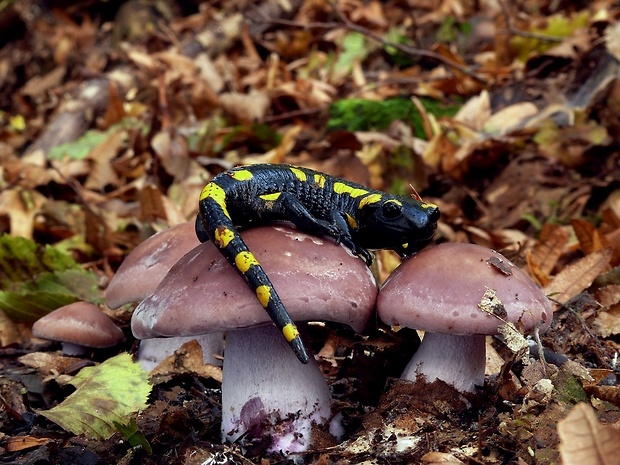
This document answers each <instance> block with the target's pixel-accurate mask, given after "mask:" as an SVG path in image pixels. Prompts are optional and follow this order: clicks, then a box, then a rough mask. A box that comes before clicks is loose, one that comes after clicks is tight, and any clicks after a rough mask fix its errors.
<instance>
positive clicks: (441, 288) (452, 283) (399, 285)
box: [377, 243, 553, 335]
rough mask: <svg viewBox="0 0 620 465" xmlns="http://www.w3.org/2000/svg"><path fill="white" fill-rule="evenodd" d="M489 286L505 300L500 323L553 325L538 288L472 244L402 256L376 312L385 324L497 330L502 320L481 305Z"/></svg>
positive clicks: (548, 305)
mask: <svg viewBox="0 0 620 465" xmlns="http://www.w3.org/2000/svg"><path fill="white" fill-rule="evenodd" d="M502 270H503V271H502ZM489 290H491V291H495V293H496V296H497V298H498V299H499V300H500V301H501V303H502V304H503V310H502V308H501V306H497V307H494V309H495V311H496V313H495V315H497V316H499V317H501V318H502V319H503V320H504V321H506V322H508V321H509V322H512V323H514V324H516V325H517V327H519V326H521V327H522V328H523V329H524V330H525V331H529V330H532V329H533V328H534V327H536V326H540V329H541V330H545V329H547V328H548V327H549V325H550V324H551V319H552V318H553V306H552V305H551V302H550V301H549V299H547V297H546V296H545V294H544V293H543V292H542V290H541V289H540V288H538V287H537V286H536V284H535V283H534V282H533V281H532V280H531V279H530V278H529V277H528V276H527V275H526V274H525V273H523V272H522V271H521V270H520V269H519V268H517V267H516V266H515V265H514V264H513V263H511V262H510V261H509V260H508V259H507V258H505V257H504V256H502V255H501V254H499V253H497V252H495V251H494V250H491V249H487V248H485V247H480V246H478V245H473V244H458V243H446V244H441V245H438V246H436V247H431V248H428V249H425V250H423V251H422V252H420V253H418V254H417V255H414V256H412V257H410V258H409V259H407V260H405V261H404V262H403V263H401V264H400V266H399V267H398V268H397V269H396V270H394V272H393V273H392V274H391V275H390V277H389V278H388V280H387V281H386V282H385V284H384V285H383V287H382V288H381V291H380V292H379V297H378V298H377V311H378V314H379V317H380V318H381V320H382V321H383V322H385V323H387V324H389V325H400V326H406V327H409V328H416V329H420V330H423V331H429V332H434V333H449V334H455V335H469V334H480V335H482V334H497V332H498V326H500V325H501V324H503V323H504V321H502V320H501V319H499V318H498V317H497V316H494V315H491V314H489V313H488V312H486V311H483V310H482V309H481V308H480V307H479V304H481V302H482V301H483V297H484V296H485V293H486V295H487V296H488V295H489V292H488V291H489ZM504 310H505V312H504Z"/></svg>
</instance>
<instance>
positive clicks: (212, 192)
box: [200, 182, 230, 218]
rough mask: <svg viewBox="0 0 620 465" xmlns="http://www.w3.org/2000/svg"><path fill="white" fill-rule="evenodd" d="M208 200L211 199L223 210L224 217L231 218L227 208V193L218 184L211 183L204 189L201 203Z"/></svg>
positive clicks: (201, 194)
mask: <svg viewBox="0 0 620 465" xmlns="http://www.w3.org/2000/svg"><path fill="white" fill-rule="evenodd" d="M206 199H211V200H213V201H214V202H215V203H217V204H218V205H219V206H220V208H221V209H222V212H223V213H224V215H226V217H227V218H230V215H229V214H228V209H227V208H226V192H224V189H222V188H221V187H220V186H218V185H217V184H216V183H214V182H210V183H209V184H207V185H206V186H205V187H204V189H202V192H201V193H200V201H201V202H202V201H203V200H206Z"/></svg>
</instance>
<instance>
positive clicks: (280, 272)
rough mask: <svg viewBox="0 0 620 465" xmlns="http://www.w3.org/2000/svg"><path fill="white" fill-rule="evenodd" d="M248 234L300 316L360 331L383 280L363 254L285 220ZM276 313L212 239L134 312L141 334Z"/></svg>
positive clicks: (215, 326) (219, 326)
mask: <svg viewBox="0 0 620 465" xmlns="http://www.w3.org/2000/svg"><path fill="white" fill-rule="evenodd" d="M242 236H243V239H244V240H245V242H246V244H247V245H248V247H249V249H250V251H252V253H253V254H254V256H255V257H256V259H257V260H258V262H259V263H260V264H261V265H262V266H263V269H264V270H265V272H266V273H267V276H269V278H270V280H271V282H272V283H273V285H274V287H275V289H276V291H277V293H278V294H279V296H280V298H281V299H282V302H283V304H284V306H285V307H286V309H287V311H288V312H289V314H290V315H291V317H292V318H293V319H294V320H298V321H307V320H323V321H324V320H328V321H335V322H340V323H344V324H347V325H349V326H351V327H352V328H354V329H355V330H357V331H361V330H362V329H363V328H364V327H365V326H366V324H367V322H368V320H369V318H370V316H371V314H372V311H373V308H374V304H375V301H376V296H377V285H376V283H375V280H374V278H373V276H372V273H371V272H370V270H369V269H368V267H367V266H366V265H365V264H364V262H363V261H362V260H361V259H359V258H357V257H355V256H353V255H352V254H351V253H350V252H349V251H348V250H347V249H345V248H344V247H343V246H340V245H336V244H335V243H334V242H333V241H331V240H329V239H326V238H320V237H315V236H309V235H307V234H304V233H302V232H299V231H297V230H295V229H291V228H289V227H286V226H267V227H261V228H256V229H251V230H248V231H244V232H243V233H242ZM270 321H271V320H270V319H269V316H268V315H267V313H266V312H265V310H264V308H263V307H262V306H261V305H260V303H259V301H258V299H257V298H256V294H255V293H254V292H253V291H251V290H250V288H249V287H248V285H247V284H246V283H245V281H244V280H243V278H242V277H241V276H240V274H239V273H238V272H237V271H236V270H235V269H234V267H233V266H231V265H230V264H229V263H228V262H227V261H226V259H224V257H223V256H222V255H221V254H220V252H219V251H218V250H217V249H216V248H215V246H214V245H213V244H212V243H211V242H205V243H204V244H201V245H199V246H198V247H196V248H195V249H193V250H192V251H190V252H189V253H188V254H187V255H185V256H184V257H183V258H182V259H181V260H179V261H178V262H177V263H176V264H175V265H174V266H173V267H172V268H171V269H170V272H169V273H168V274H167V275H166V277H165V278H164V279H163V281H162V282H161V283H160V285H159V286H158V287H157V289H156V290H155V291H154V293H153V294H151V295H150V296H148V297H147V298H145V299H144V300H143V301H142V302H141V303H140V304H139V305H138V306H137V307H136V310H135V311H134V313H133V316H132V319H131V328H132V331H133V334H134V335H135V336H136V337H137V338H138V339H144V338H151V337H162V336H191V335H196V334H203V333H209V332H212V331H226V330H230V329H237V328H247V327H252V326H256V325H259V324H264V323H268V322H270Z"/></svg>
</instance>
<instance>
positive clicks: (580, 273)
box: [543, 249, 612, 302]
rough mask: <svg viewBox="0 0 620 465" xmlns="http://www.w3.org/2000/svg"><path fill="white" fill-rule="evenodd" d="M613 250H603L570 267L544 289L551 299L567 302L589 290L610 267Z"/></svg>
mask: <svg viewBox="0 0 620 465" xmlns="http://www.w3.org/2000/svg"><path fill="white" fill-rule="evenodd" d="M611 256H612V250H611V249H603V250H599V251H597V252H594V253H591V254H590V255H588V256H586V257H583V258H582V259H580V260H578V261H576V262H575V263H572V264H570V265H568V266H567V267H566V268H564V269H563V270H562V271H560V272H559V273H558V274H557V275H556V276H555V277H554V278H553V280H552V281H551V282H550V283H549V285H547V286H545V288H544V289H543V290H544V292H545V294H547V295H548V296H549V297H551V298H553V299H555V300H557V301H559V302H566V301H567V300H569V299H571V298H572V297H575V296H576V295H577V294H579V293H580V292H583V291H584V290H585V289H587V288H588V287H589V286H590V284H592V281H594V279H596V277H597V276H598V275H599V274H601V272H602V271H603V270H604V269H605V268H606V267H607V266H608V265H609V261H610V260H611Z"/></svg>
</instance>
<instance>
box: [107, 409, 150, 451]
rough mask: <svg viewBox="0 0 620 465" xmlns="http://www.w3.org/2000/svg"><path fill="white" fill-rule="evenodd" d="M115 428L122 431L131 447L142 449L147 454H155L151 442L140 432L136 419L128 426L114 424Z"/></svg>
mask: <svg viewBox="0 0 620 465" xmlns="http://www.w3.org/2000/svg"><path fill="white" fill-rule="evenodd" d="M114 426H115V427H116V429H117V430H118V431H120V433H121V434H122V435H123V437H124V438H125V439H126V440H127V442H128V443H129V445H130V446H131V447H142V448H143V449H144V450H145V451H146V453H147V454H150V453H152V452H153V449H152V448H151V445H150V444H149V442H148V441H147V440H146V438H145V437H144V435H143V434H142V433H141V432H140V431H139V430H138V424H137V423H136V420H135V419H134V418H132V419H131V420H130V421H129V424H128V425H121V424H120V423H117V422H114Z"/></svg>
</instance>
